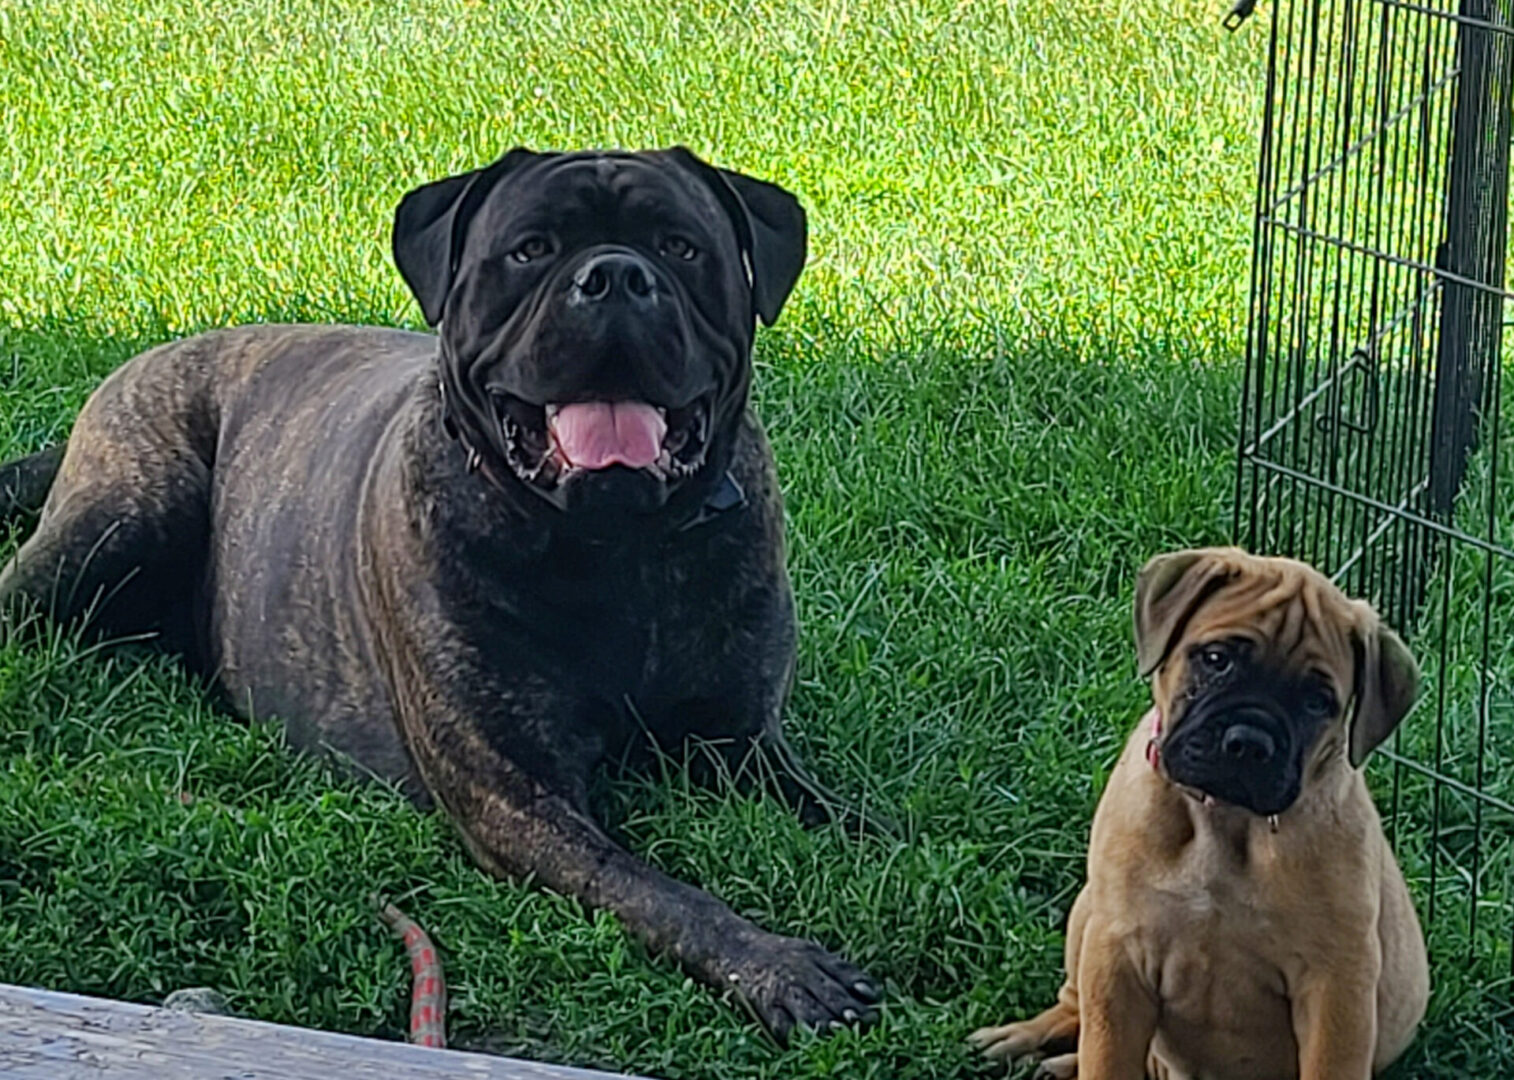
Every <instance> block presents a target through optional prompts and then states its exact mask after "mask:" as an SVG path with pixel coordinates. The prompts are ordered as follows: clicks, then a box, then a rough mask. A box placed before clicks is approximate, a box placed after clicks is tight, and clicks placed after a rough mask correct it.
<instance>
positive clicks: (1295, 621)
mask: <svg viewBox="0 0 1514 1080" xmlns="http://www.w3.org/2000/svg"><path fill="white" fill-rule="evenodd" d="M1231 571H1232V572H1231V573H1230V574H1228V575H1227V576H1226V577H1225V578H1224V580H1223V581H1222V583H1221V584H1219V585H1218V587H1217V588H1216V589H1215V591H1214V592H1213V593H1212V594H1211V595H1210V596H1209V597H1208V598H1207V599H1206V600H1205V601H1204V602H1203V603H1202V604H1201V605H1200V606H1199V607H1198V608H1197V610H1196V611H1195V612H1194V613H1193V617H1192V618H1191V619H1190V620H1189V622H1188V624H1187V626H1186V627H1185V628H1184V632H1183V634H1182V636H1181V638H1180V639H1179V641H1178V643H1177V646H1176V649H1175V651H1176V652H1178V653H1181V652H1182V651H1183V650H1184V648H1185V646H1188V645H1194V644H1201V643H1206V642H1213V641H1226V640H1230V641H1241V642H1246V643H1248V644H1249V645H1250V647H1251V648H1250V650H1249V651H1250V654H1251V656H1252V658H1253V659H1254V660H1255V661H1256V662H1257V663H1258V664H1259V665H1260V666H1262V667H1266V668H1272V669H1275V670H1287V671H1293V672H1317V673H1319V674H1321V675H1324V676H1326V677H1327V678H1329V679H1330V680H1331V681H1332V682H1334V683H1335V686H1336V689H1337V691H1339V692H1340V693H1342V694H1343V695H1345V694H1348V693H1349V691H1350V687H1351V682H1352V678H1353V675H1354V669H1355V651H1354V649H1353V632H1354V631H1355V630H1357V628H1358V627H1359V626H1360V625H1361V615H1360V613H1359V611H1358V609H1357V605H1356V604H1355V603H1354V602H1353V601H1351V600H1349V599H1347V597H1346V596H1345V594H1344V593H1342V592H1341V591H1340V590H1339V589H1338V588H1337V587H1336V586H1335V584H1334V583H1332V582H1331V581H1330V580H1329V579H1328V578H1326V577H1324V576H1323V575H1322V574H1320V573H1319V572H1317V571H1315V570H1313V569H1312V568H1310V567H1307V566H1304V565H1302V564H1299V563H1293V562H1287V561H1284V560H1281V559H1264V558H1258V557H1255V556H1247V557H1245V559H1244V560H1239V559H1238V560H1237V562H1236V565H1235V566H1233V567H1232V568H1231Z"/></svg>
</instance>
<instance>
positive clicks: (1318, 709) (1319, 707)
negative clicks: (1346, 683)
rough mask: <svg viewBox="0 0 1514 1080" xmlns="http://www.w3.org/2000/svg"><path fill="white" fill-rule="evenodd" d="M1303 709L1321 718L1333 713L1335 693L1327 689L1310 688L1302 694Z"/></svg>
mask: <svg viewBox="0 0 1514 1080" xmlns="http://www.w3.org/2000/svg"><path fill="white" fill-rule="evenodd" d="M1304 711H1305V712H1307V713H1308V714H1309V715H1310V716H1316V717H1319V718H1320V719H1322V720H1325V719H1329V718H1330V717H1332V716H1334V715H1335V695H1334V694H1332V693H1330V692H1329V691H1328V690H1311V691H1309V692H1308V693H1307V694H1305V695H1304Z"/></svg>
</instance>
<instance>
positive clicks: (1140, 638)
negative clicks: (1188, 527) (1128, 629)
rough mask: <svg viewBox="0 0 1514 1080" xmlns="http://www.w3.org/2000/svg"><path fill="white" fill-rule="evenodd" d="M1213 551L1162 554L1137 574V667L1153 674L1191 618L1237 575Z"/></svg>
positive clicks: (1144, 672)
mask: <svg viewBox="0 0 1514 1080" xmlns="http://www.w3.org/2000/svg"><path fill="white" fill-rule="evenodd" d="M1222 555H1223V552H1221V551H1218V550H1216V549H1213V548H1202V549H1195V550H1192V551H1175V552H1172V553H1171V554H1168V555H1158V556H1156V557H1155V558H1154V559H1152V560H1151V561H1150V562H1148V563H1147V564H1146V565H1145V566H1143V567H1142V568H1141V572H1140V573H1139V574H1138V575H1137V576H1136V590H1135V638H1136V664H1137V666H1138V667H1139V668H1140V671H1141V674H1142V675H1143V676H1145V675H1150V674H1151V673H1152V672H1153V671H1155V670H1156V669H1157V668H1158V667H1159V666H1161V663H1162V661H1164V660H1166V659H1167V655H1168V654H1169V653H1170V652H1172V649H1173V646H1174V645H1176V644H1177V642H1178V639H1179V638H1180V637H1182V636H1183V630H1184V628H1185V627H1186V626H1187V625H1188V620H1189V619H1191V618H1193V613H1194V612H1196V611H1197V610H1198V609H1199V608H1200V607H1201V606H1202V605H1203V603H1204V601H1205V600H1207V599H1209V597H1210V596H1211V595H1213V594H1214V592H1215V590H1217V589H1219V588H1220V587H1221V586H1222V585H1224V584H1225V582H1227V581H1229V580H1230V579H1231V577H1232V576H1233V575H1234V573H1235V569H1234V567H1233V565H1231V564H1230V562H1229V560H1226V559H1223V558H1221V557H1220V556H1222Z"/></svg>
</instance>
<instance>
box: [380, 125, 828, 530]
mask: <svg viewBox="0 0 1514 1080" xmlns="http://www.w3.org/2000/svg"><path fill="white" fill-rule="evenodd" d="M393 246H394V259H395V263H396V265H397V266H398V267H399V270H400V273H401V274H402V275H403V276H404V278H405V281H406V283H407V284H408V285H409V286H410V289H411V291H412V292H413V293H414V294H415V298H416V300H417V301H419V303H420V306H421V311H422V312H423V313H424V315H425V317H426V321H427V322H428V323H430V324H432V325H433V326H437V328H438V333H439V336H440V340H441V350H440V360H439V362H440V372H439V375H440V381H441V384H442V391H443V399H444V407H445V409H446V410H447V416H448V420H449V423H450V424H452V425H453V427H454V429H455V431H456V433H457V434H458V435H459V437H460V438H461V439H462V440H463V442H464V443H465V444H466V445H467V447H468V448H469V451H470V453H475V454H477V455H479V456H480V457H482V458H484V459H486V461H487V464H488V465H489V466H490V468H489V469H488V471H489V473H490V475H491V476H495V477H503V478H504V481H503V484H502V486H505V487H507V488H509V489H511V490H512V491H523V492H530V493H531V494H530V496H528V497H527V498H526V500H525V501H526V502H528V503H532V504H534V505H537V506H540V505H542V501H545V503H549V504H551V505H552V506H554V507H556V508H557V509H558V510H561V511H566V512H569V513H571V514H574V515H575V516H577V515H579V514H581V513H584V512H588V511H598V512H603V511H606V510H619V511H629V512H634V513H647V512H656V511H659V510H661V509H662V508H664V507H666V506H668V505H669V504H670V503H673V502H680V503H687V502H688V501H689V500H690V499H691V498H693V497H694V496H695V495H700V497H702V495H701V493H705V492H708V491H710V490H712V489H713V487H714V486H715V485H716V484H717V483H719V481H720V480H721V479H722V478H723V477H724V475H725V469H726V467H727V465H728V463H729V460H730V454H731V448H732V442H733V439H734V437H735V434H736V431H737V429H738V428H739V425H740V423H741V416H742V412H743V410H744V409H745V407H746V402H747V394H748V389H749V386H750V382H751V350H752V340H753V335H754V332H755V327H756V320H757V319H758V318H761V319H762V320H763V321H764V322H766V323H772V322H773V321H774V320H775V319H776V318H777V317H778V313H779V311H780V310H781V309H782V307H783V304H784V301H785V300H786V299H787V297H788V295H789V292H790V291H791V290H792V288H793V286H794V283H795V281H796V280H797V278H798V276H799V273H800V270H801V269H802V268H803V265H804V259H805V246H806V227H805V215H804V211H803V209H802V208H801V207H800V205H799V203H798V202H797V200H795V199H794V197H793V196H792V195H790V194H789V193H788V192H786V191H784V190H783V189H782V188H779V187H776V186H774V185H772V184H768V183H765V182H763V181H760V180H755V179H753V178H751V177H748V176H743V175H741V174H739V173H733V172H728V171H726V170H723V169H717V168H714V167H712V166H710V165H707V164H706V163H704V162H703V161H701V160H700V159H699V158H697V157H695V156H694V155H693V154H692V153H690V152H689V151H687V150H685V149H683V148H673V149H670V150H660V151H646V152H637V153H628V152H580V153H568V154H557V153H548V154H539V153H533V152H530V151H527V150H520V149H517V150H511V151H510V152H509V153H507V154H505V155H504V157H502V158H500V159H499V160H498V161H496V162H495V163H494V164H492V165H490V166H488V167H486V168H483V169H479V170H476V171H474V172H469V173H464V174H462V175H460V176H453V177H449V178H448V179H446V180H441V181H438V182H436V183H433V184H428V185H426V186H424V187H421V188H418V189H416V190H415V191H412V192H411V193H410V194H408V195H406V196H405V198H404V200H403V201H402V202H401V203H400V206H399V209H398V211H397V213H396V215H395V223H394V235H393ZM497 482H498V481H497ZM599 516H601V517H603V516H604V515H603V514H602V513H601V514H600V515H599ZM612 516H613V515H612Z"/></svg>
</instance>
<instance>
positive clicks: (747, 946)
mask: <svg viewBox="0 0 1514 1080" xmlns="http://www.w3.org/2000/svg"><path fill="white" fill-rule="evenodd" d="M722 981H723V982H724V983H725V984H726V985H728V986H729V987H731V989H733V990H734V991H735V992H736V993H737V995H739V996H740V998H741V1000H742V1002H743V1003H744V1004H745V1005H746V1007H747V1008H748V1009H749V1010H750V1011H751V1012H752V1014H753V1015H754V1016H755V1017H756V1019H757V1020H758V1022H759V1023H761V1024H762V1026H763V1027H764V1028H766V1029H767V1030H768V1032H769V1033H770V1034H771V1035H772V1036H773V1038H774V1039H776V1040H777V1041H778V1043H779V1044H780V1045H787V1044H788V1039H789V1036H790V1034H791V1033H792V1032H793V1030H794V1028H796V1027H805V1028H809V1029H810V1030H812V1031H816V1032H820V1033H826V1032H829V1031H831V1030H833V1029H835V1028H839V1027H843V1026H847V1025H852V1024H870V1023H872V1022H873V1021H875V1020H876V1019H877V1016H878V1014H877V1010H876V1009H875V1008H874V1005H876V1004H877V1001H878V990H877V988H876V987H877V984H876V983H875V982H874V981H873V980H872V979H870V978H869V977H868V976H867V975H866V974H865V973H864V972H863V971H862V969H861V968H858V967H856V966H855V965H853V964H850V963H848V962H847V961H845V960H843V959H841V958H840V957H839V956H833V955H831V954H830V953H828V952H826V951H825V950H824V949H822V948H821V947H820V946H819V945H816V944H815V943H814V942H811V941H801V940H800V939H798V938H790V937H782V936H780V935H778V934H762V935H761V936H759V937H757V938H755V939H749V940H748V941H746V942H744V943H743V944H742V945H741V946H740V947H739V956H738V957H737V958H734V962H733V963H732V964H731V965H730V966H729V967H728V969H727V971H726V972H725V976H724V979H723V980H722Z"/></svg>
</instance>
